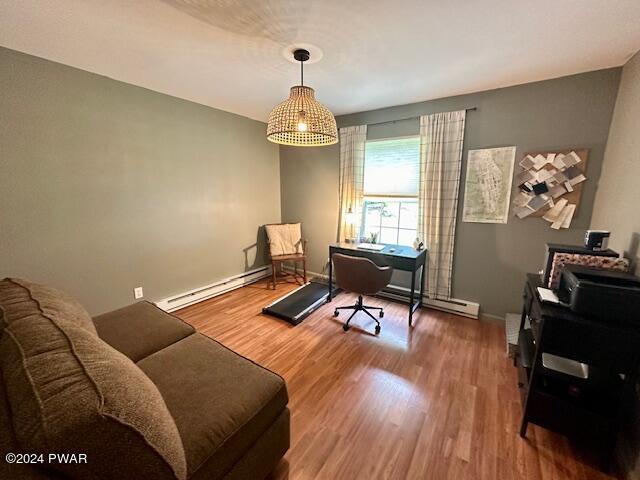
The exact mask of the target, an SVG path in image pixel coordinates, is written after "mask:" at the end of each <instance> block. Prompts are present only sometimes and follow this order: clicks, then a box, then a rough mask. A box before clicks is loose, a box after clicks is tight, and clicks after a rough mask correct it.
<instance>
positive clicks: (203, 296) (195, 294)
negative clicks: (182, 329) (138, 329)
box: [155, 265, 271, 312]
mask: <svg viewBox="0 0 640 480" xmlns="http://www.w3.org/2000/svg"><path fill="white" fill-rule="evenodd" d="M269 275H271V266H270V265H265V266H264V267H260V268H256V269H254V270H249V271H248V272H244V273H239V274H237V275H233V276H231V277H228V278H225V279H223V280H219V281H217V282H215V283H211V284H209V285H205V286H202V287H199V288H195V289H193V290H189V291H188V292H184V293H180V294H178V295H173V296H171V297H167V298H164V299H162V300H160V301H158V302H155V304H156V305H157V306H158V307H159V308H161V309H162V310H164V311H165V312H173V311H175V310H178V309H180V308H184V307H187V306H189V305H193V304H194V303H198V302H202V301H203V300H207V299H209V298H213V297H216V296H218V295H222V294H223V293H227V292H229V291H231V290H235V289H236V288H240V287H244V286H245V285H249V284H251V283H254V282H257V281H258V280H262V279H263V278H265V277H268V276H269Z"/></svg>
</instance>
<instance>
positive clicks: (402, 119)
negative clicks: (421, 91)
mask: <svg viewBox="0 0 640 480" xmlns="http://www.w3.org/2000/svg"><path fill="white" fill-rule="evenodd" d="M476 110H478V107H471V108H465V111H467V112H475V111H476ZM420 117H421V115H416V116H415V117H407V118H396V119H395V120H387V121H386V122H374V123H367V127H370V126H371V125H384V124H385V123H396V122H402V121H404V120H415V119H418V118H420Z"/></svg>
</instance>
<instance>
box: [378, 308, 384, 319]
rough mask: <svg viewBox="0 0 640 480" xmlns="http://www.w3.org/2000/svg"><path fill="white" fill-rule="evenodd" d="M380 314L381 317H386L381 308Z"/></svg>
mask: <svg viewBox="0 0 640 480" xmlns="http://www.w3.org/2000/svg"><path fill="white" fill-rule="evenodd" d="M378 315H379V316H380V318H382V317H384V312H383V311H382V310H380V313H379V314H378Z"/></svg>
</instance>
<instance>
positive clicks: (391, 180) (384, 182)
mask: <svg viewBox="0 0 640 480" xmlns="http://www.w3.org/2000/svg"><path fill="white" fill-rule="evenodd" d="M419 179H420V137H407V138H394V139H387V140H371V141H368V142H367V144H366V147H365V160H364V206H363V212H362V217H363V218H362V223H361V225H362V227H361V232H360V233H361V236H362V237H363V238H367V239H370V238H371V237H373V236H376V238H377V241H378V242H380V243H393V244H398V245H411V244H412V243H413V240H414V239H415V238H416V236H417V229H418V184H419Z"/></svg>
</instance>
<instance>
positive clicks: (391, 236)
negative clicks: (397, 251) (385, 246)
mask: <svg viewBox="0 0 640 480" xmlns="http://www.w3.org/2000/svg"><path fill="white" fill-rule="evenodd" d="M378 241H379V242H380V243H393V244H395V243H398V229H397V228H386V227H382V228H381V229H380V239H379V240H378Z"/></svg>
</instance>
